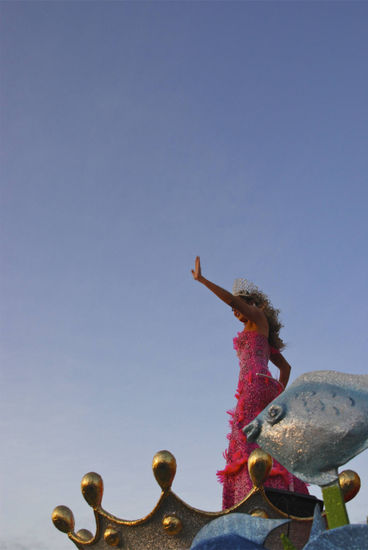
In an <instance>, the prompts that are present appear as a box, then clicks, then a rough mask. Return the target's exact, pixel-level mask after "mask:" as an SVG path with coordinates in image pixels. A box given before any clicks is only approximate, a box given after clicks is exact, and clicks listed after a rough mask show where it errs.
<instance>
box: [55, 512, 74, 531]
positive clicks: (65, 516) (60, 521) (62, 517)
mask: <svg viewBox="0 0 368 550" xmlns="http://www.w3.org/2000/svg"><path fill="white" fill-rule="evenodd" d="M51 519H52V523H53V524H54V525H55V527H56V529H59V531H62V532H63V533H72V532H73V531H74V516H73V512H72V511H71V509H70V508H68V507H67V506H56V508H54V511H53V512H52V515H51Z"/></svg>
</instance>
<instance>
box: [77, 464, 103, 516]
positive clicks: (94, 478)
mask: <svg viewBox="0 0 368 550" xmlns="http://www.w3.org/2000/svg"><path fill="white" fill-rule="evenodd" d="M81 489H82V494H83V496H84V498H85V500H86V501H87V502H88V504H89V505H90V506H92V507H93V508H98V507H99V506H100V505H101V501H102V495H103V481H102V477H101V476H100V475H99V474H96V472H89V473H88V474H86V475H85V476H83V479H82V482H81Z"/></svg>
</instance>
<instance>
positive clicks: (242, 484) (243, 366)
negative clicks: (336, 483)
mask: <svg viewBox="0 0 368 550" xmlns="http://www.w3.org/2000/svg"><path fill="white" fill-rule="evenodd" d="M192 273H193V277H194V279H195V280H196V281H198V282H200V283H202V284H204V285H205V286H206V287H207V288H209V289H210V290H211V291H212V292H213V293H214V294H215V295H216V296H217V297H218V298H220V299H221V300H222V301H223V302H225V303H226V304H227V305H229V306H230V307H231V308H232V310H233V312H234V315H235V316H236V317H237V319H239V321H240V322H241V323H243V325H244V329H243V331H242V332H239V333H238V336H237V337H236V338H234V348H235V350H236V352H237V355H238V358H239V366H240V374H239V382H238V387H237V390H236V394H235V397H236V398H237V404H236V407H235V409H234V410H232V411H228V413H229V414H230V416H231V419H230V426H231V432H230V434H229V435H228V439H229V446H228V449H227V450H226V451H225V453H224V458H225V460H226V466H225V468H224V469H223V470H220V471H219V472H217V476H218V479H219V481H220V482H221V483H223V503H222V504H223V509H226V508H231V507H232V506H235V505H236V504H238V503H239V502H241V501H242V500H243V499H244V498H245V497H246V495H247V494H248V493H249V491H250V490H251V489H252V486H253V484H252V481H251V479H250V477H249V474H248V467H247V463H248V457H249V455H250V453H251V452H252V451H253V450H254V449H256V448H257V447H258V445H257V444H256V443H248V442H247V439H246V436H245V435H244V434H243V432H242V428H243V427H244V426H246V425H247V424H248V423H249V422H251V421H252V420H253V419H254V418H255V417H256V416H257V415H258V414H259V413H260V412H261V411H262V410H263V409H264V408H265V407H266V406H267V405H268V404H269V403H270V402H271V401H273V399H275V397H277V396H278V395H279V393H281V392H282V391H283V389H284V388H285V386H286V384H287V382H288V380H289V376H290V369H291V367H290V365H289V363H288V362H287V361H286V359H285V358H284V357H283V355H282V354H281V353H280V350H281V349H282V348H283V347H284V344H283V342H282V340H281V338H280V336H279V331H280V328H281V326H282V325H281V323H280V322H279V320H278V313H279V311H278V310H276V309H274V308H273V307H272V305H271V303H270V301H269V300H268V298H267V296H266V295H265V294H263V293H262V292H261V291H260V290H258V288H257V287H256V286H255V285H253V284H252V283H249V282H247V281H245V280H244V279H237V280H236V281H235V284H234V289H233V293H232V294H231V293H230V292H228V291H227V290H224V289H223V288H221V287H219V286H217V285H216V284H214V283H212V282H211V281H209V280H207V279H205V277H203V275H202V273H201V266H200V260H199V257H197V258H196V263H195V269H194V270H192ZM269 359H270V360H271V361H272V363H273V364H274V365H276V367H277V368H278V369H279V370H280V378H279V380H276V379H275V378H273V377H272V376H271V373H270V371H269V370H268V361H269ZM265 486H266V487H273V488H275V489H284V490H288V491H293V492H296V493H302V494H308V489H307V487H306V485H305V483H303V482H302V481H300V480H299V479H297V478H296V477H295V476H293V475H292V474H290V473H289V472H288V471H287V470H286V469H285V468H284V467H283V466H281V464H279V463H278V462H276V461H275V460H274V461H273V466H272V469H271V472H270V475H269V477H268V479H267V480H266V482H265Z"/></svg>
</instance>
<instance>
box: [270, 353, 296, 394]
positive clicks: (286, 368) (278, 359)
mask: <svg viewBox="0 0 368 550" xmlns="http://www.w3.org/2000/svg"><path fill="white" fill-rule="evenodd" d="M270 360H271V362H272V363H273V364H274V365H275V366H276V367H277V368H278V369H279V371H280V377H279V381H280V382H281V384H282V385H283V386H284V388H286V385H287V383H288V382H289V378H290V371H291V366H290V365H289V363H288V362H287V361H286V359H285V357H284V356H283V355H282V353H271V356H270Z"/></svg>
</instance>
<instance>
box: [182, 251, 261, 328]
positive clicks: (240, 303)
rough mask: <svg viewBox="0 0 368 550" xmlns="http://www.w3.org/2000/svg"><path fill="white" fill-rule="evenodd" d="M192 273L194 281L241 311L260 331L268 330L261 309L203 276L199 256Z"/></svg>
mask: <svg viewBox="0 0 368 550" xmlns="http://www.w3.org/2000/svg"><path fill="white" fill-rule="evenodd" d="M192 275H193V278H194V279H195V280H196V281H198V282H199V283H202V284H203V285H204V286H206V287H207V288H208V289H209V290H211V292H213V293H214V294H215V295H216V296H217V297H218V298H220V300H222V301H223V302H225V304H227V305H228V306H230V307H231V308H233V309H236V311H239V313H242V314H243V315H244V316H245V317H246V318H247V319H249V320H250V321H252V322H253V323H256V325H257V326H258V327H259V328H260V329H261V330H262V331H267V332H268V322H267V319H266V316H265V314H264V313H263V311H262V310H261V309H259V308H258V307H256V306H252V305H250V304H247V302H246V301H245V300H243V299H242V298H240V297H239V296H234V295H233V294H231V292H228V291H227V290H225V289H224V288H221V287H220V286H218V285H216V284H215V283H212V282H211V281H209V280H208V279H206V278H205V277H203V275H202V271H201V261H200V258H199V256H197V257H196V260H195V268H194V269H192Z"/></svg>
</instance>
